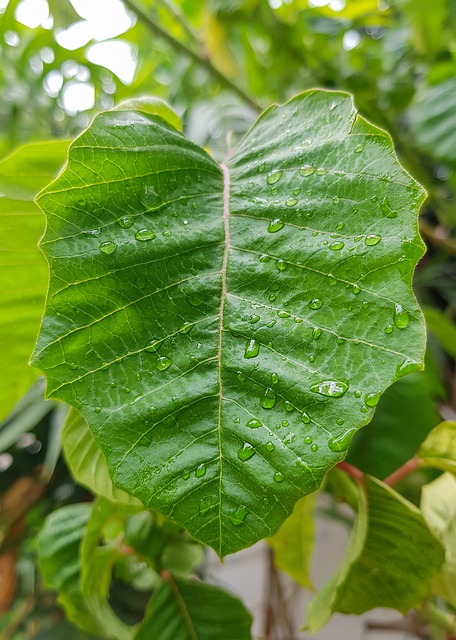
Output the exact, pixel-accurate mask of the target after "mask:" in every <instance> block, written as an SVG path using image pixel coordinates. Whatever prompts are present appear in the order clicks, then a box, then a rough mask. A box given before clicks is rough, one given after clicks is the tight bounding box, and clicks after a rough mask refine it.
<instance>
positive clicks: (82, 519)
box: [37, 504, 109, 638]
mask: <svg viewBox="0 0 456 640" xmlns="http://www.w3.org/2000/svg"><path fill="white" fill-rule="evenodd" d="M91 509H92V508H91V505H89V504H72V505H68V506H66V507H62V508H61V509H58V510H57V511H54V512H53V513H51V515H49V516H48V517H47V518H46V521H45V523H44V526H43V528H42V529H41V531H40V533H39V535H38V539H37V548H38V558H39V564H40V569H41V572H42V574H43V577H44V580H45V582H46V584H47V586H48V587H49V588H50V589H55V590H56V591H57V592H58V600H59V602H60V604H61V605H62V606H63V608H64V609H65V612H66V615H67V616H68V619H69V620H70V621H71V622H74V624H76V625H77V626H78V627H80V628H81V629H83V630H84V631H87V632H88V633H94V634H96V635H100V636H102V637H103V638H105V637H109V636H108V635H107V634H106V633H105V628H104V625H103V624H100V622H99V621H98V620H97V619H96V617H95V616H93V615H92V614H91V612H90V611H89V608H88V606H87V603H86V601H85V599H84V596H83V595H82V592H81V558H80V546H81V542H82V540H83V538H84V535H85V532H86V526H87V523H88V521H89V518H90V514H91Z"/></svg>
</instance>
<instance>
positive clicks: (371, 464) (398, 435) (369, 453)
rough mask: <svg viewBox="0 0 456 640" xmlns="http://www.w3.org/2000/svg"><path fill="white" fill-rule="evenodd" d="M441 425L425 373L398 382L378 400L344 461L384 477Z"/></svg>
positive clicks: (412, 453) (413, 453) (414, 374)
mask: <svg viewBox="0 0 456 640" xmlns="http://www.w3.org/2000/svg"><path fill="white" fill-rule="evenodd" d="M439 422H440V416H439V413H438V411H437V406H436V400H435V397H434V390H433V389H432V384H431V381H430V379H429V375H428V372H427V371H426V372H417V373H413V374H411V375H410V376H407V377H406V378H403V379H401V380H398V381H397V382H395V383H394V384H393V385H392V386H391V387H390V388H389V389H387V390H386V391H385V393H384V394H383V396H382V397H381V398H380V402H379V403H378V406H377V409H376V411H375V414H374V417H373V419H372V422H371V423H370V425H369V426H368V427H366V428H365V429H361V431H359V432H358V433H357V434H356V436H355V437H354V438H353V440H352V443H351V445H350V449H349V452H348V456H347V460H348V462H350V463H351V464H353V465H355V466H356V467H358V468H359V469H361V470H362V471H365V472H366V473H370V474H371V475H373V476H376V477H377V478H386V477H387V476H388V475H389V474H390V473H392V472H393V471H394V470H395V469H397V468H399V467H400V466H401V465H402V464H404V462H406V461H407V460H409V459H410V458H411V457H412V456H414V455H415V452H416V451H417V449H418V447H419V445H420V444H421V442H422V441H423V440H424V438H425V437H426V436H427V434H428V433H429V432H430V430H431V429H432V428H433V427H435V426H436V425H437V424H438V423H439Z"/></svg>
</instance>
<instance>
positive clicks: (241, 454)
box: [237, 442, 255, 462]
mask: <svg viewBox="0 0 456 640" xmlns="http://www.w3.org/2000/svg"><path fill="white" fill-rule="evenodd" d="M254 455H255V447H253V446H252V445H251V444H250V443H248V442H244V445H243V446H242V447H241V448H240V449H238V452H237V457H238V458H239V460H242V462H247V460H250V458H252V457H253V456H254Z"/></svg>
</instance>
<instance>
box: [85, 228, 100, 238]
mask: <svg viewBox="0 0 456 640" xmlns="http://www.w3.org/2000/svg"><path fill="white" fill-rule="evenodd" d="M83 233H84V235H85V236H89V237H92V238H99V237H100V236H101V230H100V229H89V230H88V231H84V232H83Z"/></svg>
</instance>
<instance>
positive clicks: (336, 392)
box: [310, 380, 348, 398]
mask: <svg viewBox="0 0 456 640" xmlns="http://www.w3.org/2000/svg"><path fill="white" fill-rule="evenodd" d="M310 390H311V391H313V392H314V393H319V394H320V395H322V396H327V397H328V398H341V397H342V396H343V395H345V394H346V392H347V390H348V384H346V383H345V382H341V381H340V380H322V382H318V383H317V384H314V385H312V386H311V387H310Z"/></svg>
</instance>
